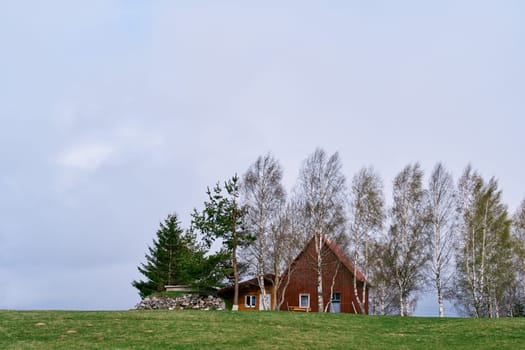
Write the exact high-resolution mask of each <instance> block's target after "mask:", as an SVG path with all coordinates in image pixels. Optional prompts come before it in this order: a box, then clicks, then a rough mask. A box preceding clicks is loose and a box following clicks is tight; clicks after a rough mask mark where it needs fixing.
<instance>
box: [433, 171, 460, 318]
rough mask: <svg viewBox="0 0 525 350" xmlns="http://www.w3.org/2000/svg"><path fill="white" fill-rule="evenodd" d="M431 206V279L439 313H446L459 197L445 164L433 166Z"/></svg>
mask: <svg viewBox="0 0 525 350" xmlns="http://www.w3.org/2000/svg"><path fill="white" fill-rule="evenodd" d="M427 199H428V209H429V214H430V235H431V237H430V241H429V244H430V251H431V255H432V258H431V260H430V261H431V264H430V279H431V280H432V281H433V284H434V286H435V288H436V292H437V304H438V312H439V316H440V317H443V316H444V315H445V311H444V307H443V294H444V287H446V286H448V282H449V279H450V276H451V275H450V273H451V270H450V263H451V258H452V256H453V252H454V250H453V245H454V242H455V229H456V228H457V225H456V222H457V220H456V218H457V215H456V204H455V203H456V202H455V200H456V196H455V188H454V182H453V179H452V175H451V174H450V173H449V172H447V171H446V169H445V167H444V166H443V164H441V163H438V164H436V166H435V167H434V170H433V171H432V174H430V180H429V183H428V196H427Z"/></svg>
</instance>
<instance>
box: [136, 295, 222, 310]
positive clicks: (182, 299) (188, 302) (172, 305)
mask: <svg viewBox="0 0 525 350" xmlns="http://www.w3.org/2000/svg"><path fill="white" fill-rule="evenodd" d="M135 309H138V310H160V309H167V310H224V309H226V304H225V303H224V301H223V300H222V299H221V298H217V297H214V296H212V295H208V296H202V295H197V294H185V295H181V296H178V297H146V298H144V299H142V301H141V302H140V303H138V304H137V305H135Z"/></svg>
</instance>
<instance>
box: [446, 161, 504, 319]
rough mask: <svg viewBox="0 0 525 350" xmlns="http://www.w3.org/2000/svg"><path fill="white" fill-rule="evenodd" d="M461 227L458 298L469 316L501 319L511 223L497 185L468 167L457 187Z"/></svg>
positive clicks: (458, 258) (456, 284)
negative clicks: (486, 180)
mask: <svg viewBox="0 0 525 350" xmlns="http://www.w3.org/2000/svg"><path fill="white" fill-rule="evenodd" d="M458 192H459V198H460V201H459V207H460V210H461V226H460V230H459V233H460V237H459V245H458V250H457V254H456V275H455V276H456V277H455V286H454V292H455V298H456V301H457V304H458V306H460V307H462V309H463V311H464V312H465V313H467V314H468V315H472V316H476V317H499V315H500V308H501V305H502V298H503V296H504V294H505V292H506V290H507V288H508V286H509V285H511V282H512V281H513V280H514V271H512V269H511V266H512V264H511V261H512V260H511V259H510V257H511V255H512V251H511V244H510V242H511V241H510V224H511V222H510V220H509V219H508V217H507V208H506V206H505V205H503V204H502V203H501V191H500V190H499V189H498V185H497V181H496V180H495V179H494V178H492V179H490V180H489V181H488V182H485V181H484V180H483V178H482V177H481V176H480V175H479V174H478V173H477V172H475V171H473V170H472V168H471V167H470V166H468V167H467V168H466V169H465V171H464V173H463V175H462V177H461V178H460V180H459V185H458Z"/></svg>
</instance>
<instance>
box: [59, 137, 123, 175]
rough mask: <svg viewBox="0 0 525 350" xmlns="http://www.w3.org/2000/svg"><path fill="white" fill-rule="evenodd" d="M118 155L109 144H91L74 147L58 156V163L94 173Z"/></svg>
mask: <svg viewBox="0 0 525 350" xmlns="http://www.w3.org/2000/svg"><path fill="white" fill-rule="evenodd" d="M115 154H116V149H115V147H114V146H112V145H110V144H107V143H89V144H82V145H77V146H74V147H73V148H70V149H68V150H66V151H64V152H63V153H61V154H60V155H59V156H58V159H57V162H58V163H59V164H60V165H62V166H64V167H67V168H73V169H78V170H87V171H93V170H96V169H98V168H99V167H101V166H102V165H103V164H104V163H107V162H108V161H109V160H110V159H111V158H112V157H114V156H115Z"/></svg>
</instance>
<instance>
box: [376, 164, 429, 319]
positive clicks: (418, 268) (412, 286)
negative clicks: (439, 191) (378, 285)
mask: <svg viewBox="0 0 525 350" xmlns="http://www.w3.org/2000/svg"><path fill="white" fill-rule="evenodd" d="M422 179H423V171H422V170H421V167H420V166H419V164H418V163H416V164H414V165H408V166H406V167H405V168H404V169H403V170H402V171H401V172H400V173H399V174H398V175H397V176H396V177H395V179H394V184H393V206H392V208H391V210H390V218H391V226H390V230H389V232H388V237H387V247H388V248H387V252H386V255H385V259H386V260H387V261H390V262H391V264H392V266H391V271H392V277H393V278H394V280H395V283H396V287H397V291H398V300H399V314H400V315H401V316H408V315H410V314H411V311H412V309H413V307H414V304H415V302H416V300H417V299H416V298H415V295H414V293H415V292H417V291H419V290H421V288H422V287H423V286H424V284H425V275H424V271H425V267H426V265H427V263H428V261H429V252H428V211H427V210H426V205H425V204H426V197H425V196H426V194H425V190H424V189H423V182H422Z"/></svg>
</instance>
